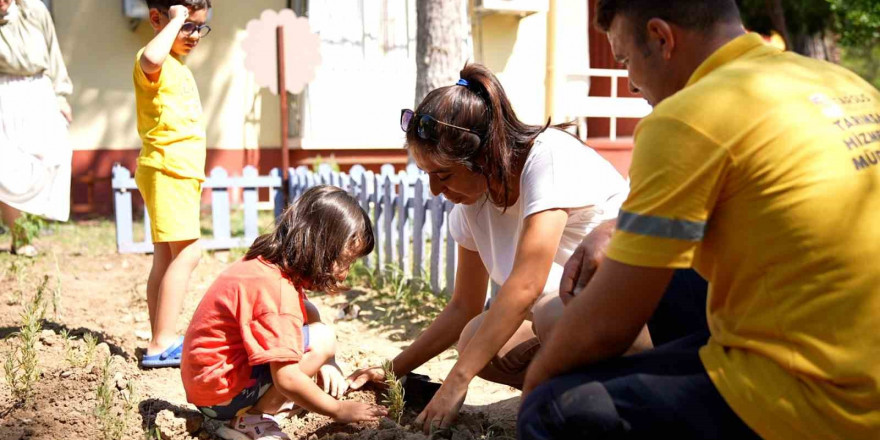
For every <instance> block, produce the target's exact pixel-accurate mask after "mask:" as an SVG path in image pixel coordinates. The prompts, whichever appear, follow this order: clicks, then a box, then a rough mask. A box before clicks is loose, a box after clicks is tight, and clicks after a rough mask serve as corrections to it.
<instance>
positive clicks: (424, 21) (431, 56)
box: [415, 0, 468, 106]
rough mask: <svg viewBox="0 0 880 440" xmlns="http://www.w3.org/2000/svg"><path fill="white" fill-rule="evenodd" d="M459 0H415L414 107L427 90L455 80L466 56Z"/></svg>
mask: <svg viewBox="0 0 880 440" xmlns="http://www.w3.org/2000/svg"><path fill="white" fill-rule="evenodd" d="M463 1H464V0H443V1H438V0H416V20H417V29H416V102H415V105H416V106H418V105H419V103H420V102H422V99H424V97H425V95H427V94H428V92H430V91H431V90H434V89H436V88H438V87H442V86H448V85H452V84H455V82H456V81H457V80H458V72H459V71H460V70H461V68H462V67H463V66H464V62H465V61H466V57H467V55H466V54H465V50H464V49H465V44H464V41H465V38H466V37H467V35H468V29H467V23H466V20H465V19H464V14H462V8H463V7H464V5H463V3H462V2H463Z"/></svg>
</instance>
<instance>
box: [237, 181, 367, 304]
mask: <svg viewBox="0 0 880 440" xmlns="http://www.w3.org/2000/svg"><path fill="white" fill-rule="evenodd" d="M373 245H374V238H373V227H372V226H371V225H370V218H369V217H368V216H367V213H366V212H364V210H363V209H361V207H360V205H358V202H357V200H355V198H354V197H352V196H350V195H349V194H348V193H346V192H345V191H343V190H342V189H339V188H337V187H335V186H329V185H321V186H316V187H314V188H311V189H309V190H308V191H306V192H305V193H303V195H302V196H300V197H299V198H298V199H297V200H296V201H295V202H293V204H292V205H291V206H290V207H288V208H287V209H286V210H285V211H284V213H283V214H281V217H280V220H279V221H278V224H277V226H275V230H274V231H272V232H270V233H268V234H264V235H261V236H260V237H258V238H257V240H256V241H254V244H253V245H251V247H250V249H248V252H247V254H246V255H245V257H244V259H245V260H252V259H254V258H258V257H262V258H263V259H264V260H266V261H268V262H269V263H272V264H274V265H275V266H277V267H278V268H279V269H281V272H282V273H284V275H285V276H287V278H289V279H290V280H291V281H293V282H294V283H295V284H298V285H302V286H303V287H307V288H308V289H309V290H315V291H324V292H338V291H340V290H342V289H343V288H344V285H343V284H342V282H341V281H339V280H338V279H336V273H337V271H338V267H339V265H340V264H345V265H348V264H350V263H351V262H352V261H354V259H356V258H358V257H362V256H365V255H367V254H369V253H370V252H372V251H373Z"/></svg>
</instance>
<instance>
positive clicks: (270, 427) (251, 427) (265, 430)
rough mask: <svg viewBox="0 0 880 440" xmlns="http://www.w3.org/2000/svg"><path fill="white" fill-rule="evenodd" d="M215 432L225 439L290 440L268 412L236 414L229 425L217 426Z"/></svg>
mask: <svg viewBox="0 0 880 440" xmlns="http://www.w3.org/2000/svg"><path fill="white" fill-rule="evenodd" d="M216 434H217V435H218V436H220V437H221V438H224V439H226V440H258V439H259V440H290V437H288V436H287V434H285V433H284V432H283V431H282V430H281V427H280V426H278V422H277V421H276V420H275V418H274V417H272V416H270V415H268V414H244V415H241V416H238V417H236V418H234V419H232V422H231V423H230V424H229V425H223V426H221V427H220V428H218V429H217V432H216Z"/></svg>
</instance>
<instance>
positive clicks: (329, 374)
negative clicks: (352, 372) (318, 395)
mask: <svg viewBox="0 0 880 440" xmlns="http://www.w3.org/2000/svg"><path fill="white" fill-rule="evenodd" d="M318 383H319V384H321V385H322V386H323V388H324V392H325V393H327V394H329V395H331V396H333V397H334V398H336V399H338V398H340V397H342V396H343V395H345V392H346V391H348V381H346V379H345V376H344V375H343V374H342V370H340V369H339V366H338V365H336V363H335V362H334V363H328V364H324V365H322V366H321V368H320V369H318Z"/></svg>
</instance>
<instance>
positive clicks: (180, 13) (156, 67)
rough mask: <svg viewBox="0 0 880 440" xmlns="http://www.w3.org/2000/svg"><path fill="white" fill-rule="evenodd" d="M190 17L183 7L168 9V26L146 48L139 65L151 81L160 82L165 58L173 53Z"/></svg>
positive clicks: (175, 6)
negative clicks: (178, 36) (173, 48)
mask: <svg viewBox="0 0 880 440" xmlns="http://www.w3.org/2000/svg"><path fill="white" fill-rule="evenodd" d="M187 17H189V9H187V8H186V6H183V5H174V6H172V7H171V8H169V9H168V19H169V20H170V21H169V22H168V25H166V26H165V28H164V29H162V30H161V31H160V32H159V33H158V34H156V36H155V37H153V39H152V40H150V42H149V43H147V46H146V47H145V48H144V52H143V53H142V54H141V59H140V60H139V63H140V65H141V70H143V71H144V74H145V75H146V76H147V79H149V80H150V81H154V82H155V81H157V80H159V73H160V72H161V71H162V64H164V63H165V58H166V57H168V54H169V53H171V46H173V45H174V40H176V39H177V35H178V34H179V33H180V28H181V27H183V24H184V23H185V22H186V18H187Z"/></svg>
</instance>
